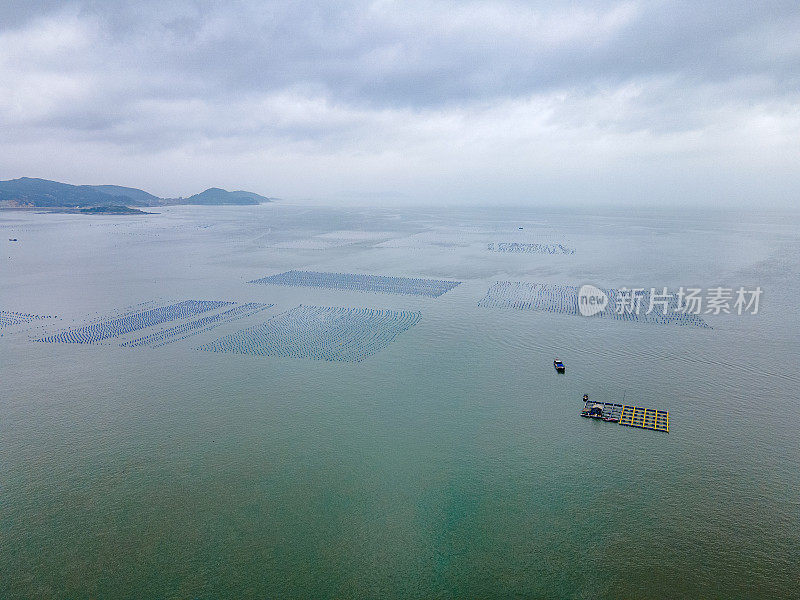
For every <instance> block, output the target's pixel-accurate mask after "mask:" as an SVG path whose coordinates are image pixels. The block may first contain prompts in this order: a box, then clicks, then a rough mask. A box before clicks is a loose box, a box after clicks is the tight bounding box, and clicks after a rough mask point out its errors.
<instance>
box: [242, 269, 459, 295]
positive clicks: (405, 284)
mask: <svg viewBox="0 0 800 600" xmlns="http://www.w3.org/2000/svg"><path fill="white" fill-rule="evenodd" d="M248 283H261V284H272V285H289V286H300V287H320V288H329V289H335V290H355V291H359V292H381V293H384V294H410V295H413V296H428V297H431V298H437V297H439V296H441V295H442V294H444V293H445V292H448V291H450V290H452V289H453V288H454V287H456V286H457V285H458V284H460V283H461V282H460V281H446V280H443V279H420V278H417V277H390V276H386V275H362V274H358V273H320V272H317V271H287V272H285V273H279V274H277V275H270V276H269V277H262V278H261V279H255V280H253V281H250V282H248Z"/></svg>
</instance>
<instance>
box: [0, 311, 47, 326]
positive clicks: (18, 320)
mask: <svg viewBox="0 0 800 600" xmlns="http://www.w3.org/2000/svg"><path fill="white" fill-rule="evenodd" d="M49 318H50V317H49V316H42V315H29V314H26V313H19V312H13V311H10V310H0V329H2V328H3V327H11V326H12V325H22V324H23V323H30V322H31V321H35V320H36V319H49Z"/></svg>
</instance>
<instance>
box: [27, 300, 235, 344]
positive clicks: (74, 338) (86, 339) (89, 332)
mask: <svg viewBox="0 0 800 600" xmlns="http://www.w3.org/2000/svg"><path fill="white" fill-rule="evenodd" d="M232 304H234V302H223V301H212V300H185V301H183V302H178V303H177V304H171V305H169V306H162V307H159V308H153V309H149V310H140V311H137V312H131V313H128V314H125V315H122V316H119V317H116V318H111V319H107V320H101V321H97V322H95V323H90V324H88V325H84V326H82V327H77V328H71V329H67V330H65V331H61V332H59V333H56V334H53V335H48V336H45V337H43V338H40V339H38V340H36V341H39V342H51V343H54V342H62V343H70V344H94V343H97V342H101V341H103V340H107V339H110V338H117V337H120V336H123V335H127V334H129V333H131V332H134V331H139V330H140V329H145V328H147V327H152V326H154V325H160V324H162V323H169V322H171V321H177V320H179V319H187V318H189V317H192V316H194V315H197V314H201V313H204V312H208V311H210V310H216V309H218V308H222V307H223V306H229V305H232Z"/></svg>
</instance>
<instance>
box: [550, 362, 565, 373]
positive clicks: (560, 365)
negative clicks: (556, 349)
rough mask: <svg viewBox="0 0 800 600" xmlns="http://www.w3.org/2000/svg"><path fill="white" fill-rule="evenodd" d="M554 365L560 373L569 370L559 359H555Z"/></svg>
mask: <svg viewBox="0 0 800 600" xmlns="http://www.w3.org/2000/svg"><path fill="white" fill-rule="evenodd" d="M553 367H555V369H556V371H558V372H559V373H563V372H565V371H566V370H567V367H565V366H564V363H563V362H561V361H560V360H558V359H556V360H554V361H553Z"/></svg>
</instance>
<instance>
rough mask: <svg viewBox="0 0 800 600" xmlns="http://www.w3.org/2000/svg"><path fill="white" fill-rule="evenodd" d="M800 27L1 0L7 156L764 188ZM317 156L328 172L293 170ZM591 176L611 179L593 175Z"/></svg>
mask: <svg viewBox="0 0 800 600" xmlns="http://www.w3.org/2000/svg"><path fill="white" fill-rule="evenodd" d="M798 30H800V13H799V12H798V11H797V6H796V3H794V2H759V3H751V2H725V3H722V2H708V3H689V2H685V3H684V2H646V3H645V2H634V1H627V2H626V1H617V2H615V1H608V2H592V1H589V2H580V3H578V2H555V3H554V2H541V3H530V2H527V3H522V2H466V3H464V2H459V3H441V2H413V1H408V2H386V1H378V2H371V3H363V2H340V3H297V2H271V3H268V4H264V3H261V2H233V3H212V2H200V1H196V2H137V3H129V2H115V1H110V2H109V1H104V2H88V1H87V2H75V3H67V4H65V3H63V2H52V3H48V2H30V3H21V4H20V5H19V6H2V7H0V76H2V77H3V80H4V81H6V82H11V84H10V85H9V86H7V87H6V88H5V89H4V90H0V125H1V126H2V128H1V129H0V141H2V143H3V145H4V148H5V150H4V152H6V153H8V154H9V156H7V157H5V159H4V161H3V163H5V167H4V166H3V164H0V169H1V170H2V173H0V174H2V175H6V176H17V175H21V174H27V175H40V176H49V175H50V173H47V172H44V173H43V172H41V171H39V170H37V171H36V172H32V171H31V170H32V169H34V168H37V169H39V168H41V166H43V165H48V166H49V168H50V169H51V170H52V171H54V172H57V173H68V172H72V173H75V174H76V176H77V175H80V174H81V173H93V172H95V171H96V170H97V169H99V168H100V167H99V166H97V165H102V164H104V163H105V162H106V160H107V157H109V156H118V157H124V158H125V160H127V161H128V164H131V165H134V164H141V165H142V166H144V165H146V164H149V162H150V159H149V158H148V157H149V156H159V157H161V163H160V164H167V163H169V161H170V160H175V161H178V160H182V157H191V159H192V160H193V161H194V163H195V164H196V165H198V166H200V165H204V164H206V163H213V161H214V160H215V159H216V160H218V161H219V160H222V159H223V158H224V160H223V161H222V162H224V164H225V166H226V167H227V169H228V171H226V172H228V173H231V174H234V173H235V174H236V176H237V177H244V178H245V179H246V181H245V182H242V183H250V185H251V186H256V187H258V186H272V185H276V181H277V185H278V186H280V187H281V189H278V190H275V189H269V188H268V189H263V188H262V189H260V190H257V191H263V192H265V193H267V194H276V193H281V194H284V195H289V196H292V195H296V196H304V195H319V194H330V193H332V190H333V191H335V189H336V186H338V188H339V189H342V190H356V191H355V192H354V193H356V194H358V195H363V194H368V193H372V192H377V193H380V191H381V190H382V189H385V190H386V191H389V190H391V191H392V193H393V194H397V185H405V186H406V187H407V189H406V190H405V191H404V193H406V194H411V195H413V194H422V195H425V194H426V190H431V189H434V188H436V189H437V192H436V194H435V195H436V196H437V197H439V196H440V195H441V194H447V189H448V188H447V185H448V183H449V184H451V185H452V187H451V188H450V189H452V190H454V191H453V194H456V195H460V197H463V196H464V194H463V193H462V192H460V191H458V190H459V186H460V185H461V183H460V182H461V181H463V180H464V177H465V175H464V172H465V169H466V173H468V175H466V177H467V180H469V179H470V178H472V179H473V181H472V184H473V185H472V186H469V187H468V189H469V190H472V191H471V192H469V193H471V194H473V196H474V197H473V198H472V200H473V201H478V200H481V199H485V198H486V196H487V194H491V193H492V190H498V189H502V190H504V191H503V193H504V194H506V197H507V198H508V199H509V200H511V201H515V200H525V199H527V198H529V197H530V195H531V188H533V187H535V189H539V190H541V182H543V181H549V182H550V183H549V184H548V185H549V186H550V189H552V191H553V192H557V191H559V190H561V193H562V194H563V195H564V196H565V197H569V198H573V199H575V200H579V199H580V200H591V198H592V197H596V196H602V195H605V196H608V198H607V199H613V198H611V197H612V196H613V197H614V198H619V197H623V196H624V197H625V199H627V200H629V201H635V200H636V198H635V197H634V196H633V195H632V192H631V182H632V181H633V182H636V181H637V177H638V178H639V179H640V180H641V181H643V180H645V179H647V180H650V181H658V182H661V183H662V184H663V185H665V186H666V185H670V184H673V185H674V184H676V183H678V181H677V180H678V173H684V178H683V179H682V180H681V181H680V183H681V185H682V186H684V187H686V193H687V194H689V195H690V196H692V197H696V198H697V199H703V198H705V199H708V196H709V189H718V190H727V189H730V191H731V193H734V192H735V194H734V195H738V196H742V195H743V194H744V193H754V192H755V190H757V189H759V186H758V185H757V184H756V180H755V177H756V174H757V173H759V172H761V173H763V169H764V168H766V169H768V171H769V172H771V173H772V174H773V176H774V177H780V181H779V182H776V183H774V184H773V185H771V186H768V187H767V189H766V190H765V189H764V186H761V188H760V189H761V190H762V191H763V193H765V194H767V196H769V197H770V199H771V200H770V201H772V202H776V203H790V202H792V201H793V197H796V192H797V190H798V185H800V181H798V179H800V177H798V174H797V173H796V172H795V170H794V169H792V168H791V166H790V165H791V163H792V162H793V161H796V160H797V159H798V158H800V153H799V152H798V141H797V140H798V139H800V138H798V134H800V112H798V108H797V107H798V106H800V103H799V102H798V100H800V92H798V90H800V38H798V36H797V35H796V34H795V32H796V31H798ZM743 135H747V136H748V137H747V139H742V136H743ZM54 147H55V148H56V149H54ZM12 149H13V152H12V151H11V150H12ZM76 149H80V156H81V157H84V162H81V163H77V161H76V159H75V158H74V157H75V156H76V154H75V150H76ZM11 154H13V157H12V156H10V155H11ZM37 156H39V157H43V158H41V159H40V160H37V159H36V157H37ZM44 157H46V158H47V159H48V161H47V162H45V159H44ZM70 157H71V158H70ZM88 159H92V160H94V161H95V165H96V166H95V167H92V168H90V167H87V166H86V164H85V161H86V160H88ZM567 159H569V160H570V161H574V162H575V165H574V166H570V167H564V161H565V160H567ZM164 161H166V163H165V162H164ZM765 161H766V163H767V164H765ZM260 164H265V165H267V166H266V167H265V168H263V169H258V170H256V172H251V171H250V170H249V169H254V166H255V165H260ZM277 164H280V165H281V166H280V168H278V167H277V166H275V165H277ZM26 165H30V166H29V167H26ZM432 165H435V166H436V167H437V168H433V167H432ZM659 165H660V167H659ZM103 168H105V169H107V170H108V176H107V177H105V179H108V180H109V181H110V177H111V176H120V175H122V174H123V171H122V170H121V169H120V168H118V167H116V168H115V167H113V165H112V166H106V167H103ZM326 169H330V170H331V173H330V175H326V176H325V180H324V181H317V182H309V181H308V177H307V176H306V177H305V178H304V181H295V182H293V181H292V180H291V179H290V178H289V174H291V173H293V172H295V171H296V172H298V173H309V172H317V173H325V171H326ZM363 169H367V171H366V172H365V171H363ZM709 169H711V171H710V172H709ZM18 170H22V171H24V172H17V171H18ZM356 170H358V175H355V174H354V171H356ZM693 170H697V171H698V175H697V176H695V175H693V174H692V172H693ZM12 171H14V172H12ZM211 171H214V169H211ZM274 171H279V173H280V174H279V175H278V177H277V178H276V177H275V176H274V175H275V173H274ZM139 172H140V176H143V178H145V179H147V180H148V181H151V182H152V185H153V186H155V187H156V188H157V189H155V191H156V192H160V193H175V192H174V189H173V187H171V186H173V185H176V184H175V183H174V181H173V179H174V178H175V177H181V178H183V179H184V181H181V182H180V183H181V184H185V183H186V182H187V181H188V180H191V179H192V178H193V177H194V178H195V179H197V180H199V179H202V178H203V177H204V176H205V174H206V173H209V172H210V171H209V169H207V168H203V169H202V170H199V169H198V172H197V173H196V174H194V175H193V174H192V172H191V170H189V169H187V170H186V171H185V172H183V171H182V170H181V169H174V168H173V169H171V173H173V175H172V177H173V179H169V178H168V177H167V176H166V175H164V176H162V175H160V174H159V173H154V172H152V171H150V172H147V173H145V174H144V175H142V173H141V169H139ZM409 172H413V173H416V175H415V178H416V181H415V182H413V183H410V182H409V181H408V173H409ZM559 172H562V173H563V176H561V177H559V176H558V173H559ZM703 172H705V173H706V175H705V178H703V176H702V173H703ZM401 173H405V183H402V182H400V181H399V180H400V179H401V177H400V174H401ZM459 173H460V175H459ZM592 173H595V174H598V175H596V176H592V175H591V174H592ZM637 173H638V175H637ZM348 174H349V175H348ZM731 174H735V175H736V177H735V179H736V181H737V185H736V186H732V185H727V184H725V182H726V181H727V180H726V177H730V176H731ZM747 174H752V178H753V179H752V181H751V180H749V179H747V180H746V181H744V185H742V184H743V181H742V178H743V177H746V176H747ZM220 175H224V173H221V174H220ZM215 176H217V174H215ZM232 176H233V175H231V177H232ZM501 179H502V180H501ZM691 181H695V182H696V183H695V184H694V185H688V184H687V182H691ZM126 182H127V183H131V184H136V181H131V178H130V177H129V178H127V179H126ZM601 182H605V184H606V185H610V186H611V189H610V190H607V191H604V192H603V193H602V194H599V193H598V192H597V184H599V183H601ZM534 183H536V185H535V186H534ZM712 183H713V185H712ZM559 185H560V186H561V187H559ZM332 186H333V187H332ZM622 186H626V187H624V188H623V187H622ZM715 186H721V187H715ZM636 189H641V185H639V186H636ZM737 190H738V191H737ZM743 190H744V191H743ZM181 191H182V190H181ZM721 194H722V196H724V195H725V194H724V193H723V192H721ZM534 195H535V194H534ZM718 195H719V194H718ZM737 199H738V200H740V201H746V198H745V197H741V198H737Z"/></svg>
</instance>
